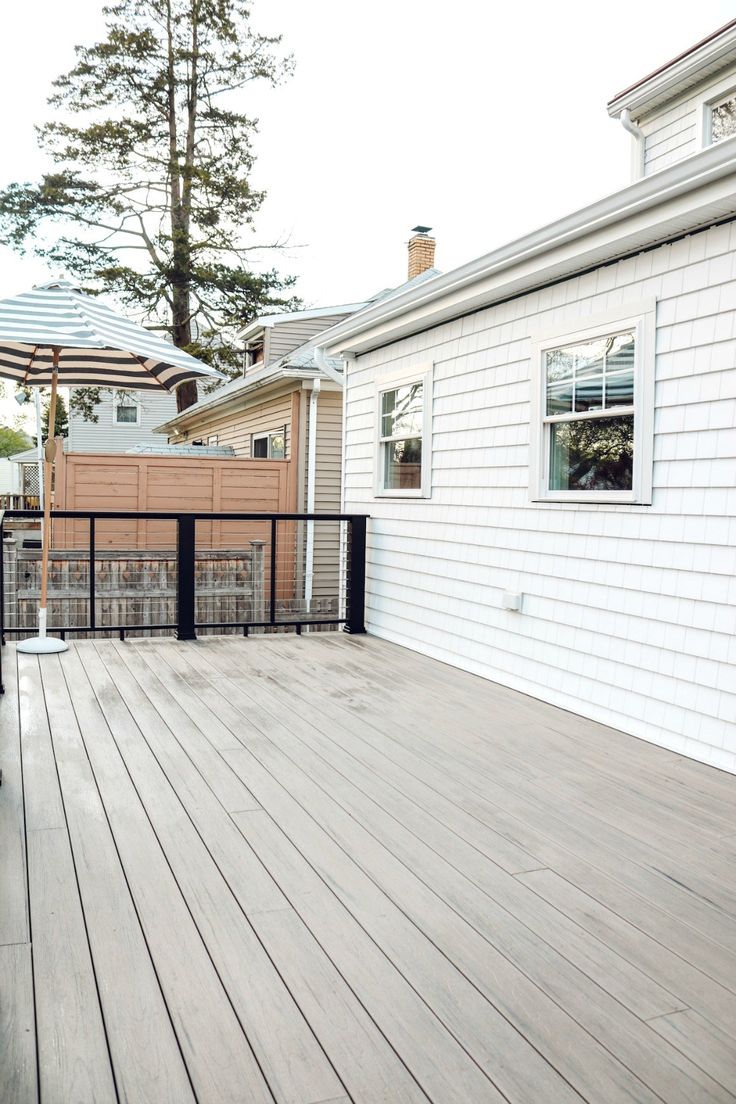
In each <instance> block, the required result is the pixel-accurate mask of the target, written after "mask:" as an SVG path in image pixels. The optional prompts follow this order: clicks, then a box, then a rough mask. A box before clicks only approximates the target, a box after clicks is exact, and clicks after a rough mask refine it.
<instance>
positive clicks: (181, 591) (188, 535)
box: [176, 514, 197, 640]
mask: <svg viewBox="0 0 736 1104" xmlns="http://www.w3.org/2000/svg"><path fill="white" fill-rule="evenodd" d="M194 543H195V519H194V515H193V514H179V517H178V521H177V540H176V638H177V640H196V639H197V634H196V632H195V631H194Z"/></svg>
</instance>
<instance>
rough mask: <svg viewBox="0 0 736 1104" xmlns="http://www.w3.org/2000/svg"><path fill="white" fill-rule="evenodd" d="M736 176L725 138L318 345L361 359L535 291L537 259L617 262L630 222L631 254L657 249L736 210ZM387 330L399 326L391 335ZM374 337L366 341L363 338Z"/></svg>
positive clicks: (375, 309)
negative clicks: (383, 345) (586, 244)
mask: <svg viewBox="0 0 736 1104" xmlns="http://www.w3.org/2000/svg"><path fill="white" fill-rule="evenodd" d="M734 178H736V138H728V139H725V140H724V141H723V142H719V143H718V144H717V145H715V146H710V147H709V148H708V149H705V150H701V151H699V152H698V153H695V154H692V155H691V156H690V157H686V158H683V160H682V161H679V162H676V163H675V164H674V165H671V166H670V167H668V168H666V169H662V170H660V171H659V172H656V173H652V174H651V175H650V176H646V177H643V178H642V179H641V180H637V181H636V182H635V183H634V184H630V185H629V186H628V187H627V188H624V189H622V190H620V191H618V192H614V193H612V194H611V195H608V196H606V197H604V198H603V199H601V200H598V201H597V202H596V203H593V204H591V205H589V206H588V207H584V208H582V209H581V210H577V211H574V212H573V213H572V214H570V215H567V216H565V217H564V218H562V219H559V220H558V221H556V222H553V223H551V224H549V225H548V226H544V227H541V228H540V229H539V230H535V231H534V232H533V233H531V234H527V235H526V236H525V237H523V238H519V239H517V240H516V241H513V242H510V243H509V244H508V245H505V246H502V247H501V248H500V249H497V250H494V251H493V252H492V253H488V254H486V255H485V256H482V257H479V258H477V259H476V260H474V261H471V262H470V263H468V264H465V265H462V266H461V267H460V268H456V269H455V270H454V271H452V272H448V273H444V274H443V275H441V276H436V277H434V279H432V280H429V281H428V282H427V283H426V284H423V285H420V286H419V287H418V288H412V289H410V290H409V291H407V292H404V293H403V294H402V295H398V296H396V297H395V298H392V299H389V300H387V301H386V302H385V303H384V304H381V303H377V304H375V305H373V306H369V307H367V308H366V309H365V310H362V311H360V312H359V313H358V314H356V315H354V316H353V317H352V318H349V319H346V321H344V322H340V323H338V324H337V325H336V326H333V327H332V328H331V329H329V330H327V331H326V333H325V334H323V335H322V336H321V338H320V339H319V345H320V347H321V348H323V349H325V350H327V351H329V352H330V353H332V355H341V354H343V353H345V352H346V351H352V352H357V353H362V352H365V351H367V350H368V348H371V347H374V345H373V342H374V340H375V343H376V344H378V341H379V336H378V334H377V333H373V331H378V330H379V329H380V331H381V332H380V341H382V342H385V341H387V340H393V339H394V337H395V336H402V337H403V336H407V334H409V333H415V332H417V331H421V330H422V329H426V326H427V324H428V319H429V318H431V319H433V320H434V321H437V320H440V321H446V320H449V319H451V318H452V317H457V315H459V314H462V313H463V311H465V310H467V309H468V306H469V305H470V306H471V307H478V306H484V305H490V304H492V303H493V301H494V299H496V298H497V297H499V296H501V295H503V294H506V293H513V294H515V293H516V292H517V291H518V290H519V289H521V290H524V289H525V287H526V286H530V287H533V286H534V280H538V277H539V276H540V274H541V273H542V268H543V266H541V265H540V263H539V258H540V257H543V256H544V257H547V256H549V255H550V254H552V253H553V251H555V250H559V251H561V253H560V255H561V256H562V257H563V258H566V268H565V271H564V272H563V275H564V276H567V275H571V274H573V273H574V272H575V271H576V270H577V269H579V268H581V267H584V266H585V265H592V264H600V263H601V259H604V260H605V259H611V258H614V257H615V256H616V255H617V254H620V253H621V252H622V251H623V247H622V234H621V230H620V229H619V227H620V224H621V223H622V222H624V221H625V220H630V221H631V225H632V228H633V229H632V233H631V242H629V239H628V238H627V239H626V240H625V241H624V242H623V245H625V246H626V247H627V248H628V247H629V245H631V247H634V248H635V247H639V246H638V241H639V239H640V238H642V239H644V240H645V243H646V244H655V243H656V241H657V240H659V239H660V237H662V236H666V235H668V234H670V232H682V231H683V230H688V231H689V230H693V229H697V228H698V227H699V226H701V225H708V223H709V222H710V221H711V220H712V221H715V220H716V219H718V218H723V217H727V216H728V215H730V213H731V212H732V210H736V194H735V193H736V183H735V182H734ZM696 192H699V193H700V196H699V197H698V198H699V199H701V203H702V209H701V208H697V210H696V209H695V208H694V207H693V201H692V200H691V199H690V196H691V195H692V194H693V193H696ZM667 205H668V206H667ZM653 212H656V214H657V216H658V217H657V218H655V217H653ZM673 228H674V229H673ZM637 235H638V237H637ZM584 239H585V240H590V242H591V245H590V250H589V252H588V253H585V254H584V253H583V250H582V249H581V247H580V244H579V243H580V242H581V241H582V240H584ZM563 247H564V248H563ZM573 262H574V263H573ZM517 271H518V272H520V273H521V275H520V276H519V278H518V280H516V279H513V278H512V275H511V274H512V273H514V274H515V273H516V272H517ZM479 285H484V286H479ZM471 288H472V289H473V292H472V294H469V289H471ZM443 303H444V304H445V306H444V307H443V306H442V304H443ZM420 311H421V312H424V313H423V314H422V315H421V316H420V315H419V314H418V313H417V312H420ZM407 315H411V316H412V317H411V318H410V319H408V320H407V321H406V322H405V323H402V328H401V329H400V328H399V326H398V325H396V323H397V320H398V319H400V318H402V319H403V318H404V317H405V316H407ZM389 324H394V326H395V329H394V330H393V331H390V330H389ZM369 333H370V334H371V337H370V338H369V339H366V338H363V335H367V334H369Z"/></svg>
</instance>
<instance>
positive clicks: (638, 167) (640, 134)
mask: <svg viewBox="0 0 736 1104" xmlns="http://www.w3.org/2000/svg"><path fill="white" fill-rule="evenodd" d="M618 121H619V122H620V123H621V126H622V127H623V128H624V130H625V131H627V132H628V133H629V134H630V135H631V137H632V138H633V139H634V140H635V142H636V145H635V146H634V151H635V152H634V157H633V159H632V169H633V172H632V176H633V177H634V180H641V178H642V177H643V176H644V153H645V149H646V146H645V140H644V131H643V130H642V129H641V127H638V126H637V125H636V123H634V122H632V120H631V112H630V111H629V109H628V107H625V108H624V109H623V111H622V112H621V114H620V115H619V117H618Z"/></svg>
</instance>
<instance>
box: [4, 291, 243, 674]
mask: <svg viewBox="0 0 736 1104" xmlns="http://www.w3.org/2000/svg"><path fill="white" fill-rule="evenodd" d="M0 376H3V377H5V378H6V379H11V380H14V381H15V382H16V383H17V384H18V385H19V386H36V387H44V386H50V387H51V405H50V408H49V439H48V441H47V442H46V447H45V460H44V486H45V488H46V493H45V495H44V523H43V541H42V558H41V602H40V606H39V621H38V625H39V635H38V637H35V638H33V639H32V640H24V641H22V642H21V643H20V644H19V645H18V647H19V649H21V650H23V651H32V652H51V651H63V650H64V649H65V647H66V645H65V644H64V643H63V641H61V640H54V639H51V638H49V637H47V636H46V602H47V594H48V560H49V543H50V541H49V536H50V525H49V522H50V509H51V497H50V494H49V488H50V487H51V475H52V471H53V463H54V455H55V445H54V430H55V425H56V395H57V387H58V385H59V384H62V385H63V386H68V387H85V386H86V387H110V388H121V389H130V390H134V391H160V390H166V391H175V390H176V388H177V387H178V386H179V384H181V383H185V382H186V381H188V380H196V379H200V378H202V377H209V378H213V377H214V378H218V379H219V378H221V375H220V373H219V372H216V371H215V370H214V368H210V367H208V366H207V365H206V364H203V363H202V362H201V361H199V360H197V359H196V358H195V357H193V356H190V355H189V353H185V352H184V351H183V350H182V349H177V348H176V346H174V345H171V344H169V342H168V341H164V340H163V338H161V337H157V336H156V335H155V334H152V333H151V332H150V331H149V330H146V329H144V328H143V326H138V325H137V324H136V323H135V322H130V321H129V320H128V319H126V318H123V317H122V316H121V315H119V314H117V313H116V312H115V311H112V310H110V308H109V307H107V306H106V305H105V304H104V303H102V302H100V301H99V300H98V299H93V298H91V297H90V296H88V295H84V294H83V293H82V292H81V291H80V289H79V288H78V287H76V286H75V285H74V284H72V283H70V282H69V281H68V280H54V281H52V282H50V283H48V284H42V285H41V286H40V287H36V288H33V290H32V291H27V292H24V293H23V294H22V295H16V296H13V298H11V299H2V300H0Z"/></svg>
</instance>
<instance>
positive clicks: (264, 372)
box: [154, 342, 341, 433]
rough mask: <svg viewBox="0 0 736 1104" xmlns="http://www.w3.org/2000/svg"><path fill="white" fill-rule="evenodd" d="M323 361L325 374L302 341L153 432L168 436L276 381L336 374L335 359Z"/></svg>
mask: <svg viewBox="0 0 736 1104" xmlns="http://www.w3.org/2000/svg"><path fill="white" fill-rule="evenodd" d="M325 360H326V367H327V369H328V371H327V373H324V372H322V371H320V369H319V368H318V367H317V365H316V364H315V362H314V342H306V343H305V344H304V345H300V346H299V348H298V349H293V350H292V351H291V352H290V353H288V354H286V356H283V357H281V359H280V360H276V361H273V362H272V363H271V364H266V365H263V366H262V367H259V368H257V369H254V370H252V371H249V372H248V373H247V374H246V375H245V376H238V378H237V379H234V380H231V381H230V383H226V384H225V386H224V387H218V388H217V390H216V391H213V392H212V393H211V394H210V395H205V397H204V398H202V399H200V400H199V402H196V403H193V404H192V406H188V407H187V408H186V410H182V411H181V413H180V414H177V415H176V417H174V418H170V419H169V421H168V422H165V423H164V424H163V425H160V426H156V428H155V429H154V433H171V432H172V431H173V430H174V429H175V428H178V427H179V426H181V425H183V424H184V423H186V422H189V421H191V420H192V418H193V417H195V418H196V417H198V416H199V415H200V414H203V413H205V412H209V411H210V410H215V409H217V408H218V407H221V406H226V405H228V404H229V403H231V402H233V401H235V400H237V399H239V398H242V397H243V396H246V395H249V394H251V392H253V391H259V390H261V389H262V388H264V387H268V386H270V385H271V384H274V383H278V382H279V381H282V380H289V379H293V380H309V379H315V378H316V377H317V376H322V375H325V374H328V375H332V374H333V372H335V373H336V372H338V371H339V369H340V366H341V365H340V361H339V360H333V359H332V358H331V357H326V358H325Z"/></svg>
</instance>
